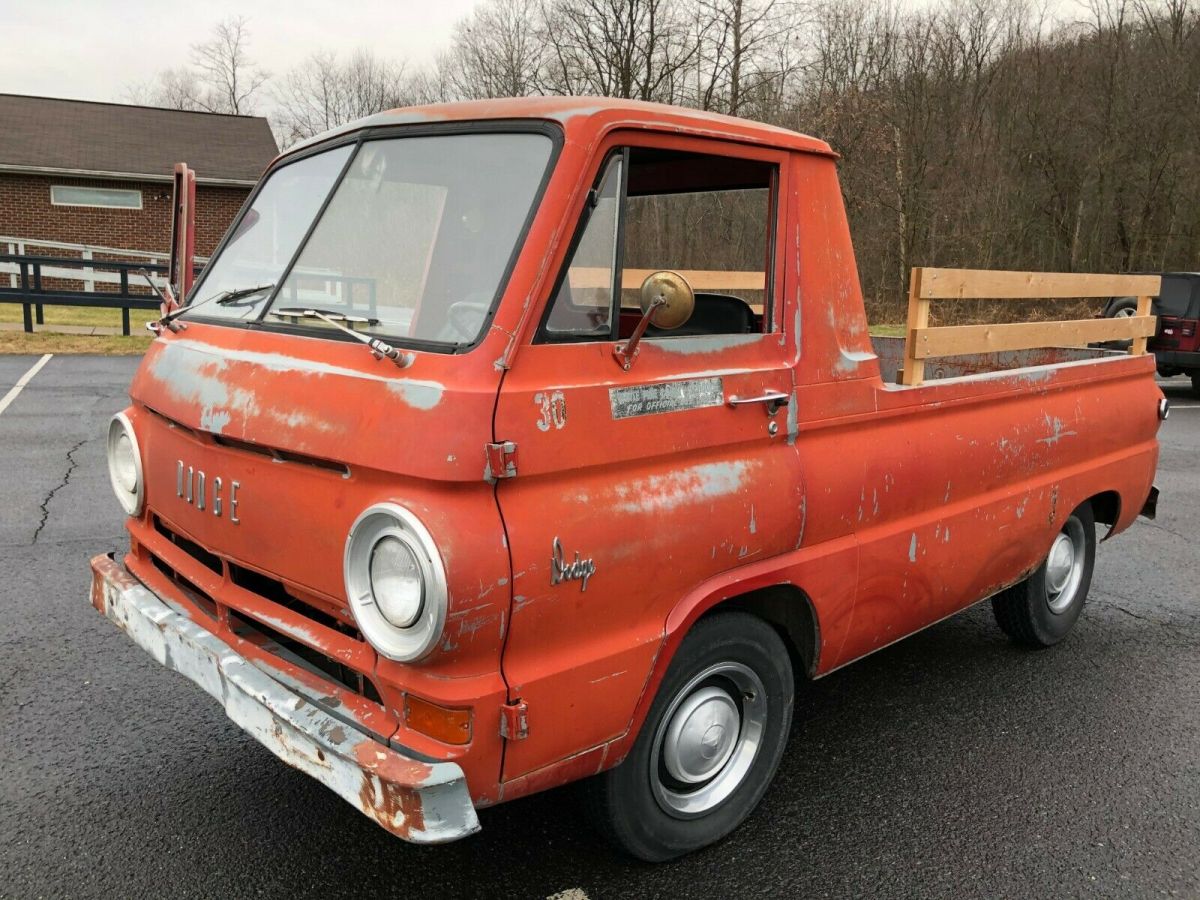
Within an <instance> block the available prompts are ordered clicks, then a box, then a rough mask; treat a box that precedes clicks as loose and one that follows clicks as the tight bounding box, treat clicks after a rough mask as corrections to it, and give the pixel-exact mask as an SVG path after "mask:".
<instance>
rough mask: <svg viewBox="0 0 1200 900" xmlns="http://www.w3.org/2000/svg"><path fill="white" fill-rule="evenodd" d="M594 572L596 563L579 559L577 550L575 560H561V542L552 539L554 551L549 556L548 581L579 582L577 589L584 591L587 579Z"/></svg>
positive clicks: (554, 582) (556, 582)
mask: <svg viewBox="0 0 1200 900" xmlns="http://www.w3.org/2000/svg"><path fill="white" fill-rule="evenodd" d="M595 574H596V564H595V563H594V562H592V560H590V559H580V558H579V551H578V550H576V551H575V562H570V563H569V562H565V561H564V560H563V548H562V544H560V543H559V542H558V538H555V539H554V553H553V554H552V555H551V557H550V583H551V584H562V583H563V582H564V581H578V582H581V584H580V585H579V590H580V591H581V592H582V591H586V590H587V583H588V579H589V578H591V577H592V576H593V575H595Z"/></svg>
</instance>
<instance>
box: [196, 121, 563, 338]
mask: <svg viewBox="0 0 1200 900" xmlns="http://www.w3.org/2000/svg"><path fill="white" fill-rule="evenodd" d="M353 149H354V148H350V147H343V148H337V149H335V150H329V151H326V152H325V153H321V154H318V155H316V156H312V157H308V158H307V159H303V160H301V161H299V162H296V163H293V164H291V165H288V166H286V167H284V168H281V169H279V170H278V171H277V172H275V173H273V174H272V175H271V176H270V178H269V180H268V181H267V182H266V184H264V186H263V189H262V190H261V191H260V192H259V195H258V197H257V198H256V199H255V202H254V204H253V205H252V207H251V209H250V211H249V213H248V214H247V216H246V217H244V219H243V222H242V224H240V225H239V226H238V228H237V230H236V232H235V236H234V237H233V239H231V240H230V242H229V243H228V244H227V246H226V247H225V249H224V250H223V251H222V253H221V254H220V256H218V257H217V259H216V260H215V262H214V263H213V264H212V274H211V275H209V276H207V277H206V279H205V282H204V284H203V285H202V287H201V289H199V290H197V291H196V293H195V294H194V297H196V298H198V299H197V300H196V301H195V305H197V306H198V304H199V303H200V302H204V301H205V299H206V298H211V297H216V298H218V299H215V300H213V301H212V302H210V303H209V304H208V305H207V306H206V308H205V309H203V310H199V309H197V310H196V312H195V315H196V316H197V317H205V318H207V317H209V316H213V317H221V318H239V319H245V318H259V317H264V318H265V321H266V322H268V323H288V324H302V325H304V326H305V327H309V328H316V329H324V330H331V331H332V330H333V329H332V328H331V326H329V325H325V324H322V323H321V322H320V321H319V320H313V319H311V318H308V319H299V318H297V317H295V316H289V315H287V310H288V309H294V308H303V309H316V310H319V311H322V312H326V313H339V314H346V315H352V316H358V317H362V318H365V319H367V320H368V322H369V323H368V324H366V325H360V326H358V327H359V330H363V331H368V332H370V333H371V334H377V335H380V336H383V337H386V338H387V339H389V340H397V339H401V340H403V339H407V340H411V341H418V342H433V343H442V344H469V343H472V342H474V341H475V340H476V339H477V338H478V336H479V334H480V332H481V331H482V329H483V325H484V322H485V321H486V320H487V317H488V314H489V312H490V310H491V307H492V304H493V303H494V301H495V299H496V297H497V295H498V293H499V291H500V289H501V288H502V286H503V284H502V282H503V280H504V277H505V273H506V271H507V269H508V265H509V262H510V260H511V259H512V257H513V253H514V248H515V247H516V245H517V241H518V240H519V238H520V235H521V232H522V229H523V228H524V226H525V222H526V220H527V218H528V216H529V213H530V209H531V207H532V205H533V201H534V199H535V197H536V196H537V193H538V188H539V185H540V184H541V181H542V178H543V175H544V174H545V171H546V166H547V164H548V162H549V159H550V154H551V151H552V149H553V144H552V142H551V140H550V138H549V137H548V136H546V135H545V134H542V133H538V132H515V133H509V134H480V133H474V134H446V135H431V136H421V137H401V138H388V139H380V140H370V141H366V142H364V143H363V144H361V145H360V146H359V147H358V148H357V150H354V157H353V159H352V160H351V161H350V163H349V166H348V167H346V171H345V174H344V176H342V178H341V180H340V181H339V182H338V183H337V185H336V187H334V188H333V194H332V196H331V197H330V198H329V200H328V204H327V205H326V206H325V209H324V212H323V213H321V217H320V220H319V221H318V222H317V223H316V227H315V228H313V229H312V233H311V235H310V236H309V237H308V239H307V241H305V242H304V244H303V247H302V248H301V249H300V253H299V255H298V257H296V261H295V263H294V265H292V266H291V267H290V269H288V265H287V264H288V262H290V260H291V258H292V256H294V255H295V251H296V248H297V247H298V246H299V245H300V241H301V239H302V236H303V234H304V233H305V232H307V231H308V229H309V226H310V225H311V224H312V221H313V219H314V218H315V217H316V215H317V213H318V209H319V208H320V206H321V204H322V202H323V201H324V200H325V196H326V195H328V193H329V190H330V187H331V186H332V185H333V182H334V181H336V180H337V175H338V173H339V172H340V171H341V169H342V167H343V166H344V165H345V162H346V158H347V155H348V154H349V153H350V152H351V151H352V150H353ZM326 157H329V158H328V159H326ZM301 167H305V171H299V172H296V173H292V174H291V175H290V177H289V178H287V180H286V183H285V182H281V183H280V186H279V187H278V188H276V180H277V179H282V178H284V177H285V176H288V175H289V170H292V169H297V170H299V169H300V168H301ZM326 173H332V174H331V175H329V176H328V177H327V179H326V182H325V187H324V192H323V193H321V192H320V191H319V190H318V189H317V181H318V180H319V179H320V178H322V177H324V176H325V175H326ZM291 192H296V193H299V194H303V195H305V197H311V195H313V194H317V193H320V194H321V195H320V196H319V197H317V199H316V201H315V202H310V203H309V205H308V207H307V214H306V215H304V214H303V213H302V211H301V210H300V209H299V208H298V207H299V206H301V203H300V201H299V200H296V199H292V200H290V201H284V200H282V199H281V198H282V197H283V195H286V194H289V193H291ZM251 216H253V217H254V220H253V221H252V222H250V223H249V224H248V225H247V224H246V223H247V220H249V219H250V218H251ZM284 219H286V221H284ZM297 231H298V232H299V235H298V236H294V237H293V234H294V233H295V232H297ZM255 232H262V236H261V237H259V238H258V239H252V238H251V236H252V235H254V233H255ZM268 248H269V249H268ZM268 258H269V259H270V261H271V262H270V264H269V265H268V264H265V263H264V260H266V259H268ZM279 260H282V261H281V262H277V261H279ZM227 270H228V271H229V273H230V275H229V276H228V277H225V272H226V271H227ZM218 274H220V275H221V276H222V277H221V279H220V280H217V279H216V277H215V276H217V275H218ZM267 284H269V285H278V287H277V288H274V290H263V291H261V292H260V293H256V294H250V295H246V296H240V297H234V298H221V294H222V293H224V292H227V291H230V290H238V289H244V288H247V287H257V286H259V285H267Z"/></svg>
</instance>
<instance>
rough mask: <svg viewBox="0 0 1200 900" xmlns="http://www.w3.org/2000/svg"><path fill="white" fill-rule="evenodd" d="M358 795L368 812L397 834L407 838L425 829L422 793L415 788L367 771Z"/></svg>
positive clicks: (365, 810)
mask: <svg viewBox="0 0 1200 900" xmlns="http://www.w3.org/2000/svg"><path fill="white" fill-rule="evenodd" d="M358 799H359V804H360V808H361V809H362V811H363V812H364V813H366V814H367V815H368V816H370V817H371V818H372V819H374V820H375V821H376V822H378V823H379V824H380V825H382V826H383V827H384V828H386V829H387V830H388V831H390V832H391V833H392V834H394V835H396V836H397V837H401V838H407V837H408V836H409V834H410V833H412V832H414V831H417V832H421V831H424V830H425V813H424V811H423V810H422V809H421V796H420V795H419V794H418V793H417V792H416V791H414V790H413V789H412V788H409V787H404V786H403V785H399V784H393V783H392V782H389V781H384V780H383V779H381V778H379V776H377V775H372V774H370V773H363V783H362V788H361V789H360V790H359V792H358Z"/></svg>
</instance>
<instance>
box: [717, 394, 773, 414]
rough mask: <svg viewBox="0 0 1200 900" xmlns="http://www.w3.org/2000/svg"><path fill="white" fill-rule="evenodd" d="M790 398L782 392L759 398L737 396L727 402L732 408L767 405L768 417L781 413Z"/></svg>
mask: <svg viewBox="0 0 1200 900" xmlns="http://www.w3.org/2000/svg"><path fill="white" fill-rule="evenodd" d="M788 400H789V397H788V395H787V394H784V393H781V392H780V391H767V392H766V393H764V394H762V395H760V396H758V397H739V396H738V395H737V394H734V395H733V396H731V397H730V398H729V399H728V400H726V401H725V402H726V403H728V404H729V405H730V406H735V407H736V406H745V405H746V404H747V403H765V404H766V405H767V415H768V416H773V415H775V413H777V412H779V410H780V408H781V407H784V406H787V405H788Z"/></svg>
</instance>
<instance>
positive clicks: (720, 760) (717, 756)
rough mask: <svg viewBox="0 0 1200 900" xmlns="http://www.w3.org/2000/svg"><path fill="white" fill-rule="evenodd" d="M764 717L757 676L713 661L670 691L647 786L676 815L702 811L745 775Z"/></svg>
mask: <svg viewBox="0 0 1200 900" xmlns="http://www.w3.org/2000/svg"><path fill="white" fill-rule="evenodd" d="M766 720H767V702H766V696H765V691H764V689H763V685H762V680H761V679H760V678H759V677H758V675H756V674H755V673H754V671H753V670H751V669H750V668H749V667H748V666H744V665H742V664H741V663H718V664H717V665H714V666H709V667H708V668H707V669H705V670H704V671H703V672H700V673H699V674H698V675H696V676H695V677H694V678H692V679H691V680H690V681H688V683H687V684H686V685H684V686H683V689H682V690H680V691H679V693H678V694H676V695H675V698H674V699H673V700H672V701H671V705H670V706H669V707H668V708H667V711H666V714H665V715H664V716H663V718H662V720H661V721H660V723H659V726H658V729H657V730H656V731H655V735H654V744H653V749H652V754H653V755H652V758H651V773H650V779H651V787H652V788H653V791H654V796H655V799H656V800H657V801H658V804H659V806H661V807H662V809H663V810H664V811H665V812H667V813H669V814H670V815H672V816H675V817H676V818H682V819H686V818H693V817H695V816H699V815H703V814H704V813H706V812H708V811H709V810H711V809H713V808H715V807H716V806H718V805H720V804H721V803H723V802H724V801H725V800H726V799H727V798H728V797H729V796H730V795H731V794H732V793H733V792H734V791H735V790H736V789H737V788H738V786H739V785H740V784H741V783H742V781H744V780H745V777H746V775H747V773H748V772H749V771H750V767H751V766H752V765H753V763H754V758H755V756H757V754H758V747H759V744H760V743H761V742H762V736H763V732H764V729H765V726H766Z"/></svg>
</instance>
